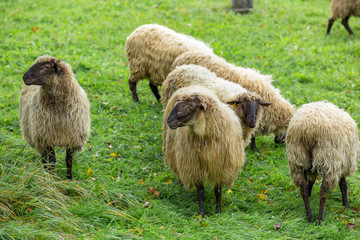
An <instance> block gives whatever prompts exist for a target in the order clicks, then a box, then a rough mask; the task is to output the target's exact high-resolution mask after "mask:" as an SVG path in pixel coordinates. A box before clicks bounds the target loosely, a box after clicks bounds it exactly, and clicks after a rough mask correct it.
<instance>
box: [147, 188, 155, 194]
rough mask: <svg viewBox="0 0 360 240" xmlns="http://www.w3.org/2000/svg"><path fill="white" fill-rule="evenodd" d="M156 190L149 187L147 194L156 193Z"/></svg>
mask: <svg viewBox="0 0 360 240" xmlns="http://www.w3.org/2000/svg"><path fill="white" fill-rule="evenodd" d="M155 190H156V188H154V187H149V188H148V190H147V193H150V194H151V193H153V192H154V191H155Z"/></svg>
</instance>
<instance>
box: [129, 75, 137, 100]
mask: <svg viewBox="0 0 360 240" xmlns="http://www.w3.org/2000/svg"><path fill="white" fill-rule="evenodd" d="M130 77H131V76H130ZM129 88H130V91H131V96H132V98H133V100H134V102H136V103H138V102H139V97H138V95H137V92H136V82H130V80H129Z"/></svg>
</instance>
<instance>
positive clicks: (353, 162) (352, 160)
mask: <svg viewBox="0 0 360 240" xmlns="http://www.w3.org/2000/svg"><path fill="white" fill-rule="evenodd" d="M286 151H287V155H288V163H289V167H290V174H291V177H292V179H293V180H294V183H295V185H296V186H299V187H300V194H301V196H302V198H303V200H304V204H305V209H306V216H307V219H308V220H309V222H313V220H314V219H313V215H312V213H311V210H310V206H309V197H310V195H311V189H312V187H313V184H314V182H315V179H316V176H317V175H319V176H321V177H322V179H323V180H322V184H321V192H320V210H319V217H318V220H319V222H318V223H319V224H320V223H321V221H323V220H324V207H325V201H326V198H327V195H328V190H329V189H333V188H335V187H336V184H337V183H339V185H340V189H341V193H342V199H343V204H344V206H345V207H347V208H350V206H349V202H348V199H347V184H346V180H345V177H347V176H349V175H351V174H353V173H355V171H356V169H357V161H358V158H359V154H360V146H359V140H358V129H357V125H356V123H355V121H354V120H353V119H352V118H351V117H350V115H349V114H348V113H347V112H345V111H344V110H342V109H339V108H338V107H337V106H335V105H334V104H331V103H328V102H315V103H309V104H304V105H303V106H302V107H300V108H299V109H298V110H297V111H296V112H295V114H294V116H293V118H292V119H291V121H290V124H289V128H288V133H287V137H286Z"/></svg>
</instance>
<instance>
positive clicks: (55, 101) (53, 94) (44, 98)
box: [40, 79, 75, 109]
mask: <svg viewBox="0 0 360 240" xmlns="http://www.w3.org/2000/svg"><path fill="white" fill-rule="evenodd" d="M74 91H75V85H74V83H73V81H64V80H63V79H53V81H52V84H51V85H45V86H42V87H41V93H40V94H41V96H40V97H41V102H42V104H44V105H50V106H52V107H55V108H59V109H61V108H64V109H66V108H67V107H68V105H70V104H71V103H72V102H73V98H74V96H75V94H74Z"/></svg>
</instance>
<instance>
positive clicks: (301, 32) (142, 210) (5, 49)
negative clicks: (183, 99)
mask: <svg viewBox="0 0 360 240" xmlns="http://www.w3.org/2000/svg"><path fill="white" fill-rule="evenodd" d="M230 8H231V1H230V0H227V1H223V0H211V1H204V0H182V1H177V0H173V1H170V0H162V1H159V0H138V1H130V0H120V1H116V0H94V1H87V0H72V1H68V0H64V1H47V0H34V1H24V0H3V1H0V16H1V18H0V24H1V28H0V78H1V79H0V239H133V238H135V239H142V238H143V239H359V238H360V212H359V208H360V173H359V171H357V173H356V174H355V175H354V176H351V177H349V178H348V179H347V181H348V191H349V192H348V196H349V203H350V206H351V209H350V210H346V209H344V207H343V206H342V200H341V192H340V190H339V188H337V189H335V190H334V191H332V192H330V194H329V197H328V199H327V202H326V206H325V218H324V222H323V224H322V225H321V226H317V225H315V224H313V223H308V222H307V220H306V216H305V208H304V204H303V200H302V198H301V196H300V194H299V189H298V188H296V187H295V186H294V185H293V184H292V180H291V178H290V175H289V169H288V165H287V159H286V149H285V145H280V146H275V144H274V141H273V136H264V137H259V138H257V146H258V149H259V152H258V153H254V152H253V151H251V149H250V148H247V149H246V165H245V167H244V169H243V170H242V171H241V172H240V173H239V177H238V178H237V180H236V182H235V184H234V186H233V187H231V188H223V199H222V210H223V213H222V214H215V196H214V193H213V188H212V187H211V186H206V188H205V189H206V201H205V213H206V217H205V219H204V220H203V221H201V220H200V218H199V216H197V215H198V214H197V212H198V204H197V196H196V190H191V191H188V190H185V189H183V188H182V187H181V186H180V185H179V184H178V182H177V178H176V176H175V175H174V174H173V173H171V171H170V170H169V168H168V167H167V166H165V164H164V162H163V156H162V149H161V147H162V130H161V126H162V118H163V112H162V106H161V104H159V103H157V102H156V99H155V97H154V96H153V95H152V93H151V91H150V89H149V87H148V81H147V80H145V81H141V82H140V83H139V84H138V94H139V99H140V104H136V103H133V100H132V98H131V94H130V91H129V88H128V83H127V80H128V76H129V69H128V64H127V59H126V55H125V50H124V45H125V40H126V37H127V36H128V35H129V34H130V33H131V32H132V31H133V30H134V29H135V28H137V27H138V26H140V25H143V24H147V23H158V24H162V25H165V26H167V27H169V28H172V29H174V30H175V31H177V32H181V33H184V34H188V35H192V36H194V37H195V38H198V39H202V40H203V41H204V42H206V43H208V44H209V45H210V46H211V47H212V48H213V49H214V51H215V53H216V54H218V55H219V56H221V57H224V58H225V59H227V60H228V61H229V62H231V63H234V64H236V65H239V66H243V67H250V68H256V69H258V70H259V71H260V72H261V73H263V74H271V75H273V79H274V81H273V84H274V85H275V86H276V87H278V88H279V89H280V90H281V92H282V94H283V96H284V97H285V98H287V99H289V100H290V102H292V103H293V104H295V105H296V106H301V105H302V104H304V103H308V102H312V101H320V100H325V99H326V100H328V101H329V102H332V103H334V104H336V105H338V106H339V107H341V108H344V109H346V111H348V112H349V114H350V115H351V116H352V117H353V118H354V119H355V120H356V122H357V123H359V122H360V84H359V80H360V71H359V69H360V38H359V36H360V19H359V18H354V17H352V18H350V21H349V24H350V26H351V28H352V30H353V31H354V32H355V36H353V37H351V36H349V35H348V33H347V32H346V30H345V28H344V27H343V26H342V25H341V23H340V22H341V20H337V21H336V22H335V23H334V25H333V28H332V30H331V34H330V35H329V36H326V35H325V33H326V28H327V23H328V19H329V17H330V1H328V0H318V1H310V0H292V1H287V0H277V1H275V0H257V1H254V11H253V12H252V13H251V14H245V15H239V14H234V13H232V12H231V11H230ZM45 54H48V55H51V56H54V57H57V58H59V59H61V60H64V61H66V62H68V63H69V64H70V65H71V66H72V68H73V70H74V73H75V76H76V78H77V80H78V82H79V83H80V85H81V86H82V87H83V88H84V89H85V91H86V92H87V94H88V98H89V100H90V102H91V119H92V121H91V134H90V138H89V141H88V144H87V145H86V146H85V150H84V151H83V152H80V153H78V155H77V157H76V161H75V163H74V166H73V176H74V179H73V181H68V180H66V176H65V172H66V171H65V162H64V158H65V152H64V151H61V150H57V159H58V161H57V165H56V169H55V174H54V175H51V174H48V173H46V172H45V171H44V170H43V168H42V165H41V159H40V157H39V155H38V153H37V152H36V151H35V150H34V149H32V148H31V147H30V146H29V145H28V144H27V143H26V142H25V140H23V139H22V136H21V132H20V128H19V110H18V109H19V94H20V91H21V87H22V85H23V82H22V76H23V74H24V73H25V72H26V71H27V70H28V69H29V67H30V66H31V65H33V64H34V62H35V59H36V58H37V57H38V56H41V55H45ZM320 183H321V180H320V181H319V180H317V181H316V185H315V186H314V188H313V193H312V196H311V201H310V206H311V208H312V211H313V213H314V217H315V218H317V215H318V209H319V201H320V200H319V188H320ZM279 223H280V224H281V227H279Z"/></svg>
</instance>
